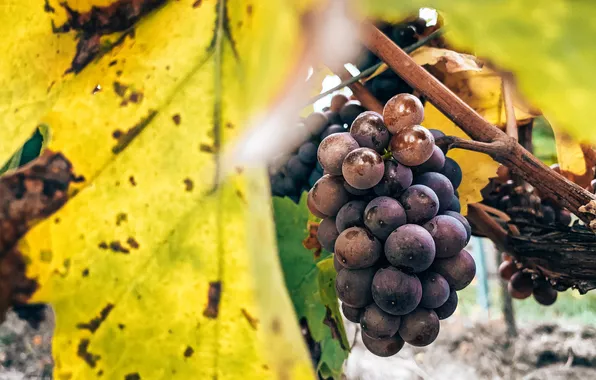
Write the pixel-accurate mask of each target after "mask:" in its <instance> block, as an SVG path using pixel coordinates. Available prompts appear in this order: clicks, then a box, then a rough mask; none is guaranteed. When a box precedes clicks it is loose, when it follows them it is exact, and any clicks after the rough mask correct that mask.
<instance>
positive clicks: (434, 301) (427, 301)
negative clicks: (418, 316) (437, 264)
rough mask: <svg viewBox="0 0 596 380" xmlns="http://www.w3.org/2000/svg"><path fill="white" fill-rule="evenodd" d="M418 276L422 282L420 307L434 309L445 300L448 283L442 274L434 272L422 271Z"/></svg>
mask: <svg viewBox="0 0 596 380" xmlns="http://www.w3.org/2000/svg"><path fill="white" fill-rule="evenodd" d="M418 278H419V279H420V284H422V299H421V300H420V306H421V307H425V308H427V309H436V308H437V307H439V306H441V305H443V304H444V303H445V302H446V301H447V299H448V298H449V293H450V290H449V284H448V283H447V280H445V278H443V276H441V275H440V274H438V273H435V272H424V273H421V274H420V275H419V276H418Z"/></svg>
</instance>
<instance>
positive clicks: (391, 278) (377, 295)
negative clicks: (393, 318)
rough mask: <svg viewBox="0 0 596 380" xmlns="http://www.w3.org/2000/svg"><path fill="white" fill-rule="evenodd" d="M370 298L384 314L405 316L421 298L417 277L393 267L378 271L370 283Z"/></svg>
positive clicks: (420, 287)
mask: <svg viewBox="0 0 596 380" xmlns="http://www.w3.org/2000/svg"><path fill="white" fill-rule="evenodd" d="M372 297H373V299H374V300H375V303H376V304H377V305H378V306H379V307H380V308H381V309H382V310H383V311H385V312H387V313H389V314H393V315H405V314H408V313H409V312H411V311H413V310H414V309H415V308H416V307H417V306H418V304H419V303H420V299H421V298H422V286H421V285H420V280H418V277H416V276H415V275H412V274H407V273H404V272H402V271H400V270H399V269H396V268H394V267H388V268H383V269H379V270H378V271H377V273H376V274H375V277H374V279H373V282H372Z"/></svg>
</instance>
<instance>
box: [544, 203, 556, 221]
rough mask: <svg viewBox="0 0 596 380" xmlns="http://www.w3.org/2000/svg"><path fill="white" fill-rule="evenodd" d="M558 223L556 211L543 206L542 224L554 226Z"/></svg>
mask: <svg viewBox="0 0 596 380" xmlns="http://www.w3.org/2000/svg"><path fill="white" fill-rule="evenodd" d="M556 221H557V214H556V213H555V210H554V209H553V208H552V207H550V206H546V205H543V206H542V223H544V224H554V223H555V222H556Z"/></svg>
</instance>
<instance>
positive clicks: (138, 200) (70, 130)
mask: <svg viewBox="0 0 596 380" xmlns="http://www.w3.org/2000/svg"><path fill="white" fill-rule="evenodd" d="M110 3H114V2H109V1H102V2H101V3H98V2H96V3H94V5H96V6H97V5H99V6H104V5H106V4H110ZM90 4H92V3H91V2H87V1H72V2H69V3H68V5H69V6H71V7H72V8H74V9H76V10H78V11H81V12H82V11H84V10H89V9H90V8H91V6H90ZM48 6H49V7H53V9H54V12H45V13H44V12H43V9H44V8H43V4H41V3H40V4H37V3H36V4H31V3H30V2H14V3H11V5H10V8H11V11H12V13H11V17H5V16H2V17H3V18H2V21H6V20H4V18H6V19H9V20H10V21H11V22H8V23H4V24H3V25H2V26H1V28H2V30H3V36H4V37H6V36H9V37H10V38H15V40H14V41H19V42H26V43H24V46H23V47H22V48H21V47H19V45H18V44H16V43H15V44H14V48H11V49H8V51H10V54H13V55H11V56H10V59H9V60H5V61H4V62H6V61H9V63H10V65H7V64H6V63H4V65H5V66H4V67H3V69H5V70H3V71H2V73H1V74H0V78H1V79H0V82H1V83H3V84H4V83H6V84H9V85H10V86H9V87H8V88H9V89H10V90H9V91H7V92H4V93H3V95H0V104H2V106H3V107H0V111H1V112H2V113H0V114H2V117H3V121H5V122H8V121H10V123H5V125H6V133H7V134H6V135H5V136H3V137H6V136H8V137H9V138H10V142H7V143H6V145H2V146H1V147H0V151H1V152H2V154H5V153H6V152H8V151H10V150H12V149H13V148H15V146H18V143H19V141H18V140H19V139H20V138H21V137H22V136H26V133H25V132H27V133H30V131H31V130H32V128H34V127H35V126H36V125H38V124H46V125H48V126H49V128H50V131H51V141H50V142H49V144H48V145H47V147H48V148H49V149H52V150H55V151H61V152H62V153H63V154H64V155H65V156H66V157H67V158H68V159H70V160H71V162H72V163H73V166H74V171H75V172H76V173H77V174H78V175H81V176H83V179H84V180H83V181H82V183H81V184H80V186H79V189H78V190H79V191H78V192H76V193H73V197H72V198H71V199H70V200H69V202H68V203H67V204H66V206H64V207H63V208H62V209H61V210H60V211H59V212H57V213H56V214H55V215H53V216H52V217H51V218H50V219H47V220H45V221H44V222H42V223H40V224H38V225H37V226H36V227H34V228H33V229H32V230H31V231H30V232H29V233H28V234H27V235H26V236H25V238H24V239H23V240H22V241H21V243H20V247H21V249H22V251H23V252H24V253H25V254H26V255H27V256H28V259H29V262H30V265H29V267H28V274H29V275H30V276H33V277H35V278H36V279H37V280H38V282H39V285H40V288H39V290H38V292H37V293H36V294H35V296H34V299H35V300H36V301H42V302H49V303H51V304H52V305H53V306H54V309H55V311H56V313H57V319H56V320H57V324H56V330H55V335H54V342H53V353H54V359H55V363H56V367H55V373H54V376H55V377H56V378H57V379H91V378H100V377H101V378H108V379H112V378H113V379H124V378H131V379H134V378H141V379H158V378H168V379H177V378H180V379H189V378H197V379H202V378H218V379H237V378H244V379H264V378H278V379H307V378H312V377H313V371H312V366H311V363H310V358H309V357H308V353H307V351H306V349H305V347H304V344H303V343H302V337H301V335H300V331H299V328H298V324H297V321H296V316H295V313H294V311H293V308H292V305H291V302H290V299H289V296H288V294H287V290H286V288H285V286H284V282H283V277H282V274H281V270H280V265H279V262H278V258H277V252H276V248H275V235H274V231H273V226H272V222H271V209H270V198H269V194H268V184H267V181H266V173H265V172H264V171H260V170H257V171H253V170H248V169H243V168H238V170H237V172H238V174H236V175H235V176H234V177H233V178H230V179H228V180H225V181H223V179H222V178H221V177H222V173H221V170H220V169H221V167H220V166H221V165H220V163H219V161H218V160H219V159H218V156H217V155H216V153H217V152H218V151H219V150H220V149H223V147H224V145H225V144H227V143H229V142H231V141H233V139H234V138H235V137H237V136H238V135H239V133H240V132H241V131H242V129H243V126H244V124H245V123H246V121H247V120H248V118H249V116H250V115H251V113H252V112H254V111H255V110H256V109H262V108H263V107H264V106H265V105H267V104H269V103H270V102H271V100H272V99H273V98H274V97H275V96H276V93H277V92H279V90H281V89H282V87H283V84H284V83H285V78H286V77H287V76H288V75H289V74H290V73H292V68H293V62H295V61H297V60H298V59H299V57H300V54H301V51H302V50H303V46H302V40H301V39H300V36H301V31H300V25H301V23H300V21H301V16H302V14H303V12H304V11H305V9H304V8H303V5H302V4H297V3H293V2H292V3H289V2H288V3H286V2H277V1H259V2H252V1H248V0H228V1H223V0H221V1H215V0H211V1H210V0H203V1H192V0H188V1H170V2H166V3H165V4H164V5H161V6H160V7H158V8H156V9H155V10H153V11H151V12H148V13H146V14H142V15H141V16H140V17H139V20H138V21H137V22H136V23H135V24H134V26H133V28H134V33H130V32H127V33H124V34H121V36H123V37H122V39H121V40H120V42H119V44H117V45H110V46H111V49H110V48H109V47H110V46H108V49H106V50H105V51H102V53H103V54H101V55H98V56H97V57H95V59H94V60H92V61H91V62H90V63H89V64H88V65H86V66H84V68H82V69H81V70H80V72H78V73H76V74H75V73H68V74H66V75H63V73H64V72H65V70H67V69H68V67H70V62H71V60H72V59H73V56H74V48H75V45H76V43H77V41H79V39H80V38H84V36H82V35H81V33H78V32H79V31H77V30H76V28H75V30H72V29H71V30H70V31H68V32H66V33H60V34H56V33H54V32H52V28H51V23H52V21H54V24H55V25H61V24H63V23H64V22H65V20H66V13H65V7H63V6H61V5H59V4H57V3H54V2H52V1H50V3H49V5H48ZM4 13H6V12H3V14H4ZM33 21H34V22H35V25H33V26H32V25H31V23H32V22H33ZM9 29H10V30H9ZM130 30H132V29H130ZM272 31H276V32H275V33H272ZM19 33H20V34H19ZM17 36H18V37H20V38H16V37H17ZM4 37H3V38H4ZM25 37H26V38H25ZM111 38H113V35H112V34H106V35H102V36H101V39H102V40H103V41H104V42H105V41H106V40H107V39H111ZM25 40H27V41H25ZM10 41H11V43H12V41H13V40H10ZM64 41H67V42H64ZM60 44H64V45H65V47H62V45H60ZM102 46H103V45H102ZM49 49H51V50H52V52H49V51H47V50H49ZM13 50H14V53H13ZM58 50H59V51H58ZM37 52H39V53H40V56H41V57H43V58H44V59H45V58H48V57H51V56H53V54H55V57H54V58H55V59H53V60H52V59H48V60H46V61H45V62H43V64H42V63H37V64H39V65H40V66H42V67H37V68H36V70H33V71H32V72H31V71H30V67H28V66H27V65H25V64H23V63H24V62H27V64H29V63H30V60H29V61H27V60H26V59H25V58H27V57H29V58H31V57H33V56H35V54H37ZM52 65H57V66H58V68H54V67H52V68H51V69H49V68H48V66H52ZM27 75H33V76H34V78H33V79H32V80H29V79H30V78H29V77H27ZM25 77H27V78H25ZM10 78H12V81H11V79H10ZM23 78H25V79H23ZM56 78H57V79H56ZM53 80H56V83H55V84H54V86H53V87H52V88H51V89H50V93H49V95H47V96H45V97H44V96H42V92H43V91H47V88H46V87H44V88H43V91H42V90H40V89H39V88H38V87H39V86H38V84H36V83H35V82H40V83H45V82H48V81H50V83H51V81H53ZM27 86H31V87H32V92H31V94H29V95H27V97H25V98H23V96H21V95H22V94H21V93H19V92H18V91H16V89H19V88H20V87H23V88H26V87H27ZM36 86H37V87H36ZM6 88H7V87H5V89H6ZM10 91H12V93H11V92H10ZM2 96H3V97H2ZM17 103H19V104H20V103H27V104H28V107H30V109H28V112H27V114H26V117H22V118H21V119H18V117H17V116H14V114H11V113H10V112H8V111H7V110H8V109H9V108H10V107H12V105H14V104H17ZM17 119H18V120H17ZM15 141H16V142H15ZM8 155H10V154H8ZM127 376H128V377H127Z"/></svg>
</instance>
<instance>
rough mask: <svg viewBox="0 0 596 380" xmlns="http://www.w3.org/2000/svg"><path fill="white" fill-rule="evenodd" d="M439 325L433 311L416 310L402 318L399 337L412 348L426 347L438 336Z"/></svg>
mask: <svg viewBox="0 0 596 380" xmlns="http://www.w3.org/2000/svg"><path fill="white" fill-rule="evenodd" d="M440 327H441V324H440V322H439V317H438V316H437V313H435V311H434V310H429V309H424V308H421V307H420V308H418V309H416V310H415V311H413V312H412V313H410V314H408V315H406V316H404V317H402V322H401V326H400V327H399V335H400V336H401V337H402V339H403V340H404V341H405V342H407V343H410V344H411V345H412V346H416V347H424V346H428V345H429V344H431V343H432V342H434V341H435V339H437V336H439V329H440Z"/></svg>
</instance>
